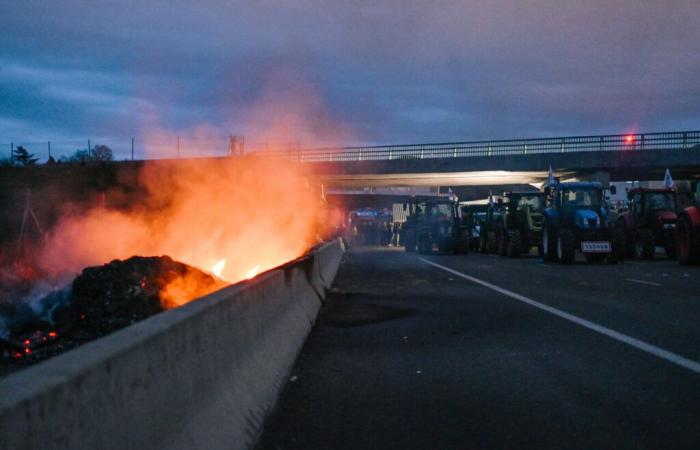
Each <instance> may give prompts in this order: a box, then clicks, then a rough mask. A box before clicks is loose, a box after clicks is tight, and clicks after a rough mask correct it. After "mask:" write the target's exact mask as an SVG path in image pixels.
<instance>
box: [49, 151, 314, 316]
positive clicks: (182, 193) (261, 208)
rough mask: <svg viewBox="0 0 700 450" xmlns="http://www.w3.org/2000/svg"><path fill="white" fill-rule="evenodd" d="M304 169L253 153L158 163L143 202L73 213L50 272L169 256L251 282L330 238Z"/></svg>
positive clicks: (146, 171)
mask: <svg viewBox="0 0 700 450" xmlns="http://www.w3.org/2000/svg"><path fill="white" fill-rule="evenodd" d="M300 167H301V166H299V165H297V164H295V163H290V162H285V161H280V160H275V159H273V158H269V157H248V156H246V157H238V158H218V159H210V160H189V161H179V162H178V161H157V162H149V163H147V164H145V166H144V168H143V169H141V172H140V177H139V179H140V186H139V187H140V189H141V192H145V193H146V194H145V195H142V196H141V197H139V202H138V205H137V206H136V207H134V208H133V209H131V210H128V211H124V210H113V209H103V208H95V209H92V210H88V211H80V212H79V213H77V214H72V215H67V216H66V217H64V219H63V220H62V221H61V222H60V224H59V225H58V226H57V227H56V228H55V229H54V230H53V231H52V232H51V234H50V236H49V238H48V241H47V245H46V247H45V249H44V251H43V254H42V258H41V261H42V264H44V267H43V268H44V270H45V271H46V272H47V273H49V274H50V275H51V274H52V275H55V276H61V275H62V274H64V275H65V274H71V275H72V274H75V273H78V272H79V271H80V270H82V268H84V267H86V266H90V265H96V264H104V263H105V262H107V261H110V260H112V259H116V258H118V259H126V258H129V257H131V256H133V255H142V256H147V255H169V256H171V257H172V258H173V259H175V260H179V261H182V262H184V263H187V264H190V265H193V266H196V267H200V268H207V269H209V268H210V269H211V273H213V274H214V275H216V276H217V277H218V278H221V279H222V280H226V281H227V282H231V283H235V282H238V281H241V280H244V279H248V278H252V277H254V276H255V275H256V274H257V273H259V272H260V271H265V270H268V269H271V268H273V267H276V266H278V265H280V264H283V263H284V262H286V261H289V260H291V259H294V258H296V257H299V256H301V255H302V254H303V253H304V252H305V251H306V250H307V249H308V248H309V246H310V244H311V243H312V242H313V240H314V237H315V236H316V235H317V234H319V233H322V231H321V230H320V229H319V227H320V220H321V214H320V212H319V211H320V210H319V205H320V196H319V194H318V192H317V189H314V187H313V184H312V183H310V182H309V180H308V179H307V178H306V176H305V174H304V173H303V172H301V170H300ZM132 170H133V169H132ZM214 255H216V256H214ZM218 258H221V259H218ZM217 259H218V262H217V263H216V264H214V265H213V266H212V261H217ZM260 261H264V263H260ZM251 267H252V269H251ZM188 283H189V282H188V280H187V279H183V280H182V282H178V283H175V284H173V285H172V286H169V287H168V288H167V289H166V290H165V291H166V292H163V293H162V298H163V299H164V300H163V303H164V305H166V306H167V307H172V306H177V305H180V304H182V303H184V302H186V301H189V300H191V299H192V298H193V297H192V296H193V295H198V294H200V292H199V291H198V290H197V289H196V288H193V287H192V286H189V285H188Z"/></svg>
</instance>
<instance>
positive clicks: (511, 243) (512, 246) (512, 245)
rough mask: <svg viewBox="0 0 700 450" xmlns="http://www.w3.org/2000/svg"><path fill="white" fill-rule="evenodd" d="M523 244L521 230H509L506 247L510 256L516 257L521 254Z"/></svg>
mask: <svg viewBox="0 0 700 450" xmlns="http://www.w3.org/2000/svg"><path fill="white" fill-rule="evenodd" d="M521 245H522V243H521V241H520V231H518V230H509V231H508V248H507V249H506V253H508V256H510V257H511V258H516V257H518V256H520V250H521V248H520V247H521Z"/></svg>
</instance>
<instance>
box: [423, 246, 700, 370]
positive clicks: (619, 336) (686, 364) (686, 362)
mask: <svg viewBox="0 0 700 450" xmlns="http://www.w3.org/2000/svg"><path fill="white" fill-rule="evenodd" d="M420 260H421V261H423V262H424V263H427V264H430V265H431V266H434V267H437V268H438V269H442V270H444V271H446V272H449V273H451V274H453V275H456V276H458V277H461V278H464V279H465V280H469V281H472V282H474V283H476V284H480V285H482V286H484V287H486V288H489V289H491V290H493V291H496V292H498V293H500V294H503V295H506V296H508V297H510V298H512V299H514V300H518V301H520V302H523V303H526V304H528V305H530V306H534V307H535V308H538V309H541V310H543V311H546V312H548V313H550V314H554V315H555V316H557V317H561V318H562V319H566V320H568V321H570V322H573V323H575V324H577V325H580V326H582V327H584V328H588V329H589V330H592V331H595V332H597V333H600V334H602V335H604V336H607V337H609V338H612V339H615V340H616V341H619V342H622V343H623V344H627V345H629V346H630V347H634V348H636V349H637V350H641V351H643V352H646V353H649V354H650V355H654V356H656V357H657V358H661V359H664V360H666V361H668V362H671V363H673V364H676V365H678V366H681V367H683V368H685V369H688V370H690V371H692V372H695V373H700V363H698V362H697V361H693V360H692V359H688V358H685V357H683V356H681V355H678V354H676V353H673V352H669V351H668V350H664V349H663V348H661V347H657V346H655V345H652V344H649V343H647V342H644V341H640V340H639V339H636V338H633V337H632V336H628V335H626V334H623V333H620V332H617V331H615V330H612V329H610V328H607V327H604V326H602V325H598V324H597V323H594V322H591V321H589V320H586V319H582V318H581V317H578V316H575V315H573V314H569V313H567V312H564V311H562V310H561V309H557V308H553V307H551V306H548V305H545V304H544V303H540V302H538V301H535V300H532V299H531V298H528V297H525V296H524V295H520V294H517V293H515V292H512V291H509V290H508V289H504V288H502V287H498V286H496V285H495V284H491V283H489V282H487V281H483V280H480V279H479V278H475V277H472V276H470V275H467V274H465V273H462V272H458V271H456V270H454V269H450V268H449V267H445V266H442V265H440V264H437V263H434V262H432V261H428V260H427V259H423V258H420Z"/></svg>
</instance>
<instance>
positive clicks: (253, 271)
mask: <svg viewBox="0 0 700 450" xmlns="http://www.w3.org/2000/svg"><path fill="white" fill-rule="evenodd" d="M259 271H260V266H259V265H257V266H255V267H253V268H252V269H250V270H249V271H248V272H246V274H245V279H246V280H250V279H251V278H253V277H254V276H255V275H257V274H258V272H259Z"/></svg>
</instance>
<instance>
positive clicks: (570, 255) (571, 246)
mask: <svg viewBox="0 0 700 450" xmlns="http://www.w3.org/2000/svg"><path fill="white" fill-rule="evenodd" d="M575 257H576V237H575V236H574V233H573V231H571V230H560V231H559V236H558V237H557V261H559V262H560V263H562V264H571V263H572V262H574V258H575Z"/></svg>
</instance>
